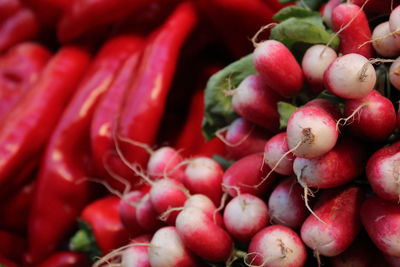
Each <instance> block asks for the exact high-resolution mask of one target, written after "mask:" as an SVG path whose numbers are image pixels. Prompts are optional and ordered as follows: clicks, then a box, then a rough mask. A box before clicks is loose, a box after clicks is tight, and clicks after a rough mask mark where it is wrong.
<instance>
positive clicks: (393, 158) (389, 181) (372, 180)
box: [366, 142, 400, 203]
mask: <svg viewBox="0 0 400 267" xmlns="http://www.w3.org/2000/svg"><path fill="white" fill-rule="evenodd" d="M366 174H367V178H368V181H369V184H370V185H371V187H372V190H374V192H375V194H377V195H378V196H379V197H381V198H383V199H386V200H389V201H392V202H394V203H398V202H399V200H400V142H396V143H394V144H392V145H390V146H385V147H383V148H381V149H379V150H377V151H376V152H375V153H374V154H373V155H372V156H371V157H370V158H369V160H368V163H367V167H366Z"/></svg>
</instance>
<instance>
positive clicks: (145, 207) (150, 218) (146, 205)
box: [135, 194, 164, 233]
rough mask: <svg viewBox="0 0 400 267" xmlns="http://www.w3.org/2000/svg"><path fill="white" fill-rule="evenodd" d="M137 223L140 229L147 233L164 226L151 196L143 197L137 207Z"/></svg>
mask: <svg viewBox="0 0 400 267" xmlns="http://www.w3.org/2000/svg"><path fill="white" fill-rule="evenodd" d="M135 216H136V221H137V223H138V225H139V226H140V228H142V229H144V230H145V231H147V232H150V233H151V232H154V231H156V230H157V229H159V228H161V227H162V226H163V225H164V224H163V223H162V222H161V221H160V220H159V219H158V216H159V214H158V212H157V211H156V210H155V209H154V207H153V204H152V203H151V200H150V194H146V195H144V196H143V197H142V199H141V200H140V201H139V203H138V205H137V207H136V214H135Z"/></svg>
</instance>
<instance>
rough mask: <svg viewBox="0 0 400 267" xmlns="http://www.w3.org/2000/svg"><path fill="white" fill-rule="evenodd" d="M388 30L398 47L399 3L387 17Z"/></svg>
mask: <svg viewBox="0 0 400 267" xmlns="http://www.w3.org/2000/svg"><path fill="white" fill-rule="evenodd" d="M389 26H390V32H393V33H394V35H393V37H394V39H395V42H396V45H397V47H400V32H399V30H400V5H399V6H397V7H396V8H395V9H393V10H392V12H391V13H390V17H389Z"/></svg>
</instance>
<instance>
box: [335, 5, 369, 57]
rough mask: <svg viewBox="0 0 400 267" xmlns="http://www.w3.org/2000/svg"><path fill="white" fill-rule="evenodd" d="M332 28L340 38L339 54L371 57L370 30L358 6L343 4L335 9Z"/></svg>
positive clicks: (365, 17)
mask: <svg viewBox="0 0 400 267" xmlns="http://www.w3.org/2000/svg"><path fill="white" fill-rule="evenodd" d="M332 28H333V30H334V31H336V32H337V33H338V34H339V37H340V46H339V52H340V53H342V54H344V55H346V54H350V53H357V54H360V55H362V56H364V57H366V58H372V57H373V55H374V51H373V48H372V44H371V43H370V42H369V41H370V40H371V29H370V27H369V23H368V19H367V16H366V15H365V13H364V11H363V10H362V9H361V8H360V7H359V6H357V5H354V4H351V3H343V4H340V5H338V6H337V7H335V8H334V9H333V11H332Z"/></svg>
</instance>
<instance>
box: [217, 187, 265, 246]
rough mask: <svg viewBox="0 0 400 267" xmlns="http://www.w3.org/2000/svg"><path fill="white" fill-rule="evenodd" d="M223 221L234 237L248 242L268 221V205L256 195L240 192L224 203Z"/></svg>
mask: <svg viewBox="0 0 400 267" xmlns="http://www.w3.org/2000/svg"><path fill="white" fill-rule="evenodd" d="M224 223H225V228H226V230H227V231H228V233H229V234H230V235H231V236H232V237H233V238H234V239H236V240H238V241H240V242H242V243H248V242H249V241H250V240H251V238H252V237H253V236H254V235H255V234H256V233H257V232H258V231H260V230H261V229H262V228H264V227H265V226H267V224H268V223H269V216H268V207H267V205H266V204H265V203H264V201H263V200H262V199H260V198H258V197H256V196H253V195H250V194H241V195H239V196H236V197H234V198H233V199H232V200H231V201H229V202H228V204H227V205H226V207H225V210H224Z"/></svg>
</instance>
